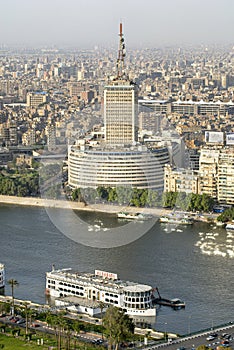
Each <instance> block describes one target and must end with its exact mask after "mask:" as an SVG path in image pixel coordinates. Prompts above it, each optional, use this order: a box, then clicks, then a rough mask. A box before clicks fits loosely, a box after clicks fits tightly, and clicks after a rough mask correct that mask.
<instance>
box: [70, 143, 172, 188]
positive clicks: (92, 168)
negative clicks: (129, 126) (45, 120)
mask: <svg viewBox="0 0 234 350" xmlns="http://www.w3.org/2000/svg"><path fill="white" fill-rule="evenodd" d="M168 163H169V154H168V150H167V148H165V147H160V148H156V149H155V150H153V151H150V150H149V149H148V148H146V147H144V146H140V147H137V146H135V147H133V146H132V147H129V148H126V149H125V148H123V149H114V148H112V149H111V148H101V147H100V148H99V147H97V148H89V147H87V146H71V147H70V149H69V154H68V169H69V171H68V173H69V178H68V182H69V186H70V187H71V188H87V187H91V188H97V187H98V186H102V187H121V186H131V187H134V188H139V189H156V190H163V177H164V165H165V164H168Z"/></svg>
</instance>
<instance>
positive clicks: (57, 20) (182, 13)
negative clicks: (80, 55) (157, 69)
mask: <svg viewBox="0 0 234 350" xmlns="http://www.w3.org/2000/svg"><path fill="white" fill-rule="evenodd" d="M120 21H122V22H123V31H124V34H125V37H126V43H127V46H128V47H129V48H131V47H132V48H136V47H139V48H142V47H159V46H160V47H161V46H166V45H184V44H185V45H188V44H190V45H199V44H205V45H206V44H207V45H208V44H215V43H217V44H220V45H221V44H232V43H233V42H234V36H233V33H234V1H233V0H223V1H222V2H221V1H217V0H203V1H202V0H148V1H147V2H144V1H140V0H118V1H117V0H89V1H88V2H87V1H85V0H66V1H63V0H41V1H40V2H35V1H32V0H8V1H2V4H1V15H0V45H6V46H16V45H17V46H25V47H38V46H53V45H54V46H56V47H69V46H72V47H77V48H84V49H86V48H94V47H95V46H101V47H110V46H112V47H114V46H115V44H116V40H117V39H116V36H117V34H118V29H119V22H120Z"/></svg>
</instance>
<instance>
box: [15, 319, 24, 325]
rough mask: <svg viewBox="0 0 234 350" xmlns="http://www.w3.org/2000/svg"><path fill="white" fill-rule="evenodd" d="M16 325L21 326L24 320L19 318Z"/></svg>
mask: <svg viewBox="0 0 234 350" xmlns="http://www.w3.org/2000/svg"><path fill="white" fill-rule="evenodd" d="M16 323H17V324H23V323H25V319H24V318H20V319H19V320H18V321H16Z"/></svg>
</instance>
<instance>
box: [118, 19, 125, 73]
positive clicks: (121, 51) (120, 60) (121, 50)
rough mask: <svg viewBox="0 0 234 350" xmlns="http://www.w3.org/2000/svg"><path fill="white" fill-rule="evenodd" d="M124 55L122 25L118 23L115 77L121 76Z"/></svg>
mask: <svg viewBox="0 0 234 350" xmlns="http://www.w3.org/2000/svg"><path fill="white" fill-rule="evenodd" d="M124 57H125V44H124V38H123V25H122V23H120V24H119V50H118V58H117V78H122V77H123V75H124Z"/></svg>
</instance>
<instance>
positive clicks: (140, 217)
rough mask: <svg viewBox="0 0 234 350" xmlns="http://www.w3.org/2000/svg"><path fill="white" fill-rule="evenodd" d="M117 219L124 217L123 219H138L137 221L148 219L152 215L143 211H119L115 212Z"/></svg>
mask: <svg viewBox="0 0 234 350" xmlns="http://www.w3.org/2000/svg"><path fill="white" fill-rule="evenodd" d="M117 217H118V219H125V220H139V221H146V220H149V219H152V216H151V215H149V214H144V213H129V212H124V211H121V212H119V213H118V214H117Z"/></svg>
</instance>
